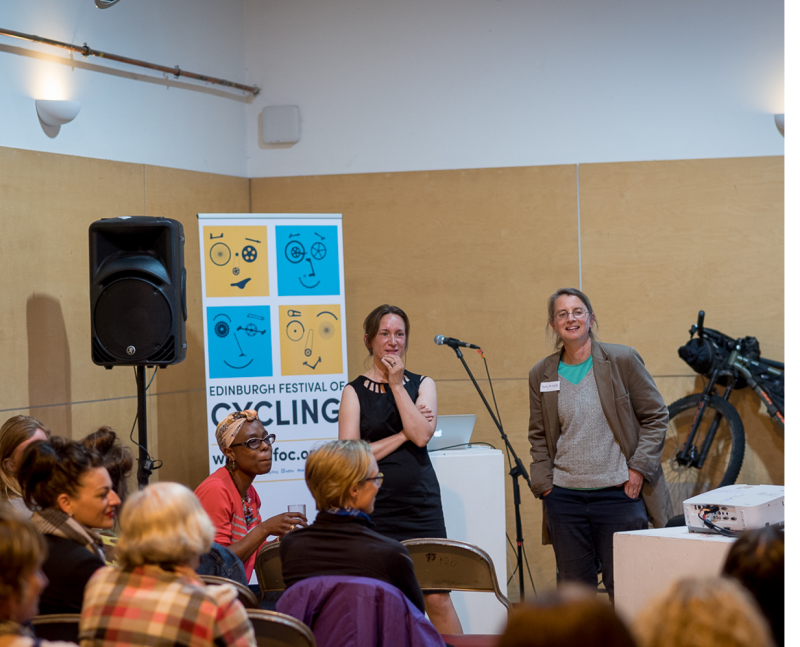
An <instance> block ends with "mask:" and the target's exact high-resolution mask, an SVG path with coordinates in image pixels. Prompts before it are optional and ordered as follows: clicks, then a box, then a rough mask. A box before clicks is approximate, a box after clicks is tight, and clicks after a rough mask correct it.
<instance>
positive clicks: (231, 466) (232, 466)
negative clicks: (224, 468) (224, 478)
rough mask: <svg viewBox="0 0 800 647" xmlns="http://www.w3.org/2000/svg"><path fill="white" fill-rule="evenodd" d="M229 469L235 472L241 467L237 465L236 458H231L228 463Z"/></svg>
mask: <svg viewBox="0 0 800 647" xmlns="http://www.w3.org/2000/svg"><path fill="white" fill-rule="evenodd" d="M228 469H229V470H230V471H231V472H235V471H236V470H237V469H239V468H238V467H236V459H235V458H231V459H230V462H229V463H228Z"/></svg>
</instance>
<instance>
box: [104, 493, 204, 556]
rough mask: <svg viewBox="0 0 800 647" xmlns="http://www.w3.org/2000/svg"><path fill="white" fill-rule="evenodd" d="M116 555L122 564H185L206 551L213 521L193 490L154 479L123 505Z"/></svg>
mask: <svg viewBox="0 0 800 647" xmlns="http://www.w3.org/2000/svg"><path fill="white" fill-rule="evenodd" d="M120 526H121V527H122V532H121V534H120V537H119V541H118V542H117V548H116V553H115V554H116V556H117V558H118V560H119V563H120V564H121V565H122V566H123V567H132V566H141V565H142V564H175V565H179V564H187V563H189V562H190V561H191V559H192V558H194V557H199V556H200V555H202V554H203V553H207V552H208V550H209V548H211V542H212V541H213V540H214V524H212V523H211V519H209V518H208V515H207V514H206V511H205V510H203V506H202V505H200V501H199V500H198V498H197V497H196V496H195V495H194V493H193V492H192V491H191V490H190V489H189V488H187V487H185V486H183V485H181V484H180V483H169V482H162V483H155V484H153V485H149V486H147V487H146V488H144V489H143V490H139V491H138V492H136V493H135V494H133V495H132V496H131V497H130V498H129V499H128V500H127V502H126V503H125V506H124V507H123V508H122V515H121V518H120Z"/></svg>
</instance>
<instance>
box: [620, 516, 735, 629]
mask: <svg viewBox="0 0 800 647" xmlns="http://www.w3.org/2000/svg"><path fill="white" fill-rule="evenodd" d="M734 541H736V539H735V538H732V537H723V536H721V535H717V534H713V535H708V534H705V533H698V532H689V530H688V529H687V528H686V527H685V526H681V527H679V528H655V529H652V530H635V531H630V532H618V533H616V534H615V535H614V587H615V609H616V611H617V612H618V613H619V614H620V615H621V616H623V617H624V618H625V619H626V620H628V621H632V620H633V619H634V618H635V617H636V614H637V613H638V612H639V611H641V610H642V609H644V608H645V607H646V606H647V605H648V603H649V602H650V601H651V600H652V599H653V598H654V597H655V596H656V595H658V594H660V593H661V592H662V591H664V590H665V589H667V588H668V587H669V586H670V585H671V584H672V583H673V582H674V581H675V580H678V579H681V578H684V577H703V576H716V575H719V574H720V573H721V572H722V565H723V564H724V563H725V558H726V557H727V556H728V551H729V550H730V547H731V544H733V542H734Z"/></svg>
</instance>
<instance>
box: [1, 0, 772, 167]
mask: <svg viewBox="0 0 800 647" xmlns="http://www.w3.org/2000/svg"><path fill="white" fill-rule="evenodd" d="M0 26H2V27H5V28H8V29H13V30H16V31H22V32H27V33H33V34H37V35H40V36H45V37H48V38H53V39H57V40H63V41H68V42H73V43H77V44H82V43H83V42H87V43H88V44H89V45H90V46H91V47H93V48H95V49H99V50H106V51H109V52H112V53H115V54H122V55H126V56H131V57H133V58H140V59H144V60H148V61H152V62H155V63H160V64H165V65H180V66H181V67H182V68H183V69H185V70H190V71H193V72H199V73H203V74H209V75H213V76H218V77H222V78H226V79H229V80H233V81H239V82H244V83H248V84H257V85H259V86H260V87H262V88H263V91H262V93H261V95H259V96H258V97H256V98H255V99H254V100H252V102H251V103H247V102H246V95H245V93H239V92H227V91H224V90H221V89H215V88H214V86H210V85H207V84H203V83H198V82H193V81H189V80H179V81H177V82H176V81H175V80H174V79H172V78H171V77H170V78H168V79H164V77H163V75H162V74H160V73H158V72H151V71H146V70H143V69H140V68H132V67H129V66H126V65H122V64H116V63H113V62H107V61H102V60H100V59H97V58H89V59H86V60H84V59H82V58H81V57H80V56H79V55H75V56H74V57H73V60H74V65H70V59H69V54H68V53H67V52H65V51H63V50H57V49H53V48H49V47H44V46H41V45H37V44H34V43H27V42H24V41H19V40H14V39H11V38H7V37H0V80H1V81H2V85H0V114H2V115H3V116H4V118H5V119H4V127H2V128H0V146H8V147H15V148H24V149H30V150H40V151H46V152H53V153H64V154H69V155H79V156H85V157H93V158H100V159H110V160H118V161H126V162H135V163H146V164H155V165H160V166H168V167H175V168H183V169H190V170H199V171H210V172H215V173H225V174H230V175H239V176H250V177H263V176H290V175H312V174H331V173H360V172H381V171H407V170H424V169H447V168H479V167H496V166H519V165H540V164H561V163H586V162H607V161H625V160H649V159H685V158H706V157H738V156H751V155H781V154H783V143H784V142H783V139H782V138H781V136H780V135H779V134H778V132H777V130H776V129H775V126H774V123H773V119H772V114H773V113H775V112H783V2H782V1H781V0H760V1H759V2H752V0H703V2H697V1H696V0H670V1H669V2H664V1H662V2H641V1H640V0H603V1H602V2H598V1H597V0H403V1H402V2H398V1H397V0H224V1H223V0H168V1H164V0H121V1H120V2H119V3H118V4H117V5H116V6H114V7H111V8H110V9H107V10H100V9H97V8H95V7H94V2H93V1H92V0H0ZM34 98H70V99H76V100H78V101H80V102H81V103H82V104H83V107H82V109H81V113H80V114H79V115H78V117H77V119H76V120H75V121H74V122H73V123H71V124H69V125H67V126H64V127H63V128H62V129H61V133H60V134H59V135H58V136H57V137H56V138H55V139H50V138H48V137H47V136H46V135H45V133H44V132H43V131H42V129H41V128H40V126H39V122H38V120H37V118H36V114H35V111H34V107H33V99H34ZM282 104H297V105H298V106H299V107H300V112H301V140H300V142H299V143H298V144H296V145H294V146H291V147H267V146H263V145H260V144H259V127H258V114H259V113H260V112H261V110H262V109H263V107H264V106H266V105H282Z"/></svg>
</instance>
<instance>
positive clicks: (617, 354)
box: [528, 288, 670, 599]
mask: <svg viewBox="0 0 800 647" xmlns="http://www.w3.org/2000/svg"><path fill="white" fill-rule="evenodd" d="M595 323H596V319H595V315H594V311H593V310H592V305H591V303H590V301H589V298H588V297H587V296H586V295H585V294H583V292H581V291H580V290H576V289H574V288H562V289H560V290H558V291H557V292H556V293H555V294H553V295H552V296H551V297H550V299H549V300H548V325H549V326H550V327H551V328H552V330H553V332H554V333H555V337H556V343H555V348H556V352H555V353H554V354H552V355H549V356H548V357H546V358H544V359H543V360H541V361H540V362H539V363H538V364H536V366H534V367H533V368H532V369H531V371H530V374H529V386H530V422H529V426H528V439H529V440H530V443H531V457H532V459H533V462H532V463H531V489H532V490H533V493H534V494H535V495H536V496H537V497H540V498H542V501H543V506H544V515H543V516H544V526H545V527H544V535H543V536H544V539H545V543H547V542H548V541H552V543H553V549H554V551H555V555H556V565H557V567H558V572H559V580H561V581H565V580H574V581H581V582H585V583H586V584H589V585H591V586H596V585H597V571H598V565H599V566H600V567H601V568H602V573H603V583H604V584H605V587H606V590H607V591H608V592H609V595H610V596H611V597H612V599H613V596H614V559H613V558H614V554H613V535H614V533H615V532H621V531H626V530H641V529H644V528H647V527H648V520H651V521H652V522H653V524H654V525H655V526H657V527H658V526H663V525H664V524H665V523H666V521H667V519H668V518H669V514H670V512H669V511H670V499H669V492H668V490H667V485H666V482H665V480H664V474H663V472H662V470H661V452H662V449H663V447H664V437H665V432H666V429H667V424H668V422H669V413H668V411H667V407H666V405H665V404H664V400H663V398H662V397H661V394H660V393H659V392H658V389H657V388H656V385H655V382H654V381H653V378H652V377H651V375H650V374H649V373H648V372H647V370H646V369H645V367H644V362H643V361H642V358H641V357H640V356H639V354H638V353H637V352H636V351H635V350H634V349H633V348H630V347H629V346H621V345H617V344H603V343H600V342H598V341H596V340H595V338H594V332H593V330H592V328H593V326H594V325H595Z"/></svg>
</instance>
